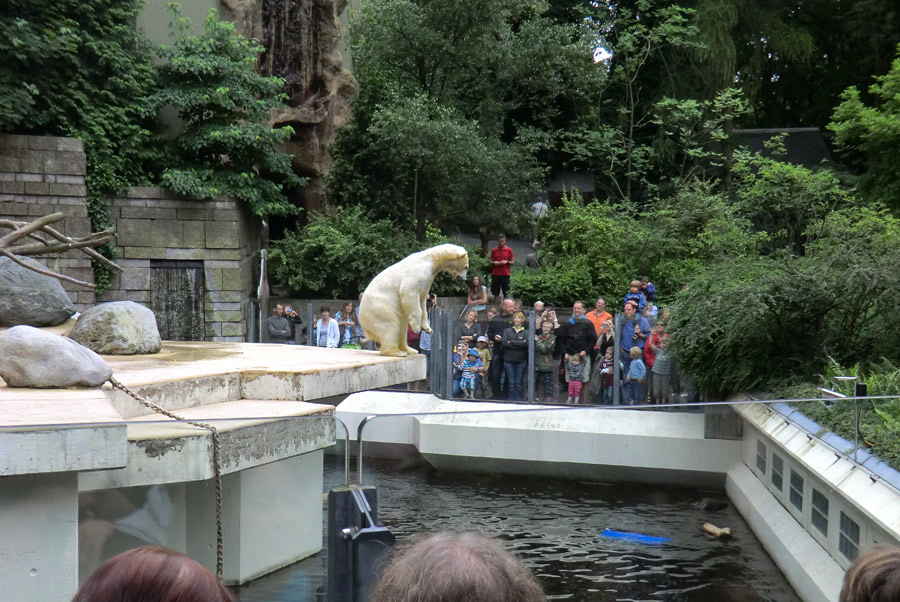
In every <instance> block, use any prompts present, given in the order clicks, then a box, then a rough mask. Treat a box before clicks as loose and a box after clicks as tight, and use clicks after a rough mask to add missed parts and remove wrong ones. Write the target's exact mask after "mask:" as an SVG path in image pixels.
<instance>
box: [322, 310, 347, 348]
mask: <svg viewBox="0 0 900 602" xmlns="http://www.w3.org/2000/svg"><path fill="white" fill-rule="evenodd" d="M319 311H320V312H321V313H322V317H321V318H319V321H318V322H316V345H318V346H319V347H337V346H338V345H339V344H340V342H341V328H340V326H338V323H337V320H335V319H334V318H332V317H331V309H330V308H329V307H328V306H327V305H323V306H322V307H321V308H319Z"/></svg>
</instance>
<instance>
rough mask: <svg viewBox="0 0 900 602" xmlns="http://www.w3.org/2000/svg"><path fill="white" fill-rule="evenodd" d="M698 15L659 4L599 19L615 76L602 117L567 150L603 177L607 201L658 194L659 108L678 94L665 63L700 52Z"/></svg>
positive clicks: (614, 8) (602, 7) (585, 124)
mask: <svg viewBox="0 0 900 602" xmlns="http://www.w3.org/2000/svg"><path fill="white" fill-rule="evenodd" d="M692 15H693V11H692V10H690V9H686V8H684V7H681V6H677V5H669V4H664V3H662V2H657V1H654V0H639V1H638V2H634V3H629V2H623V3H616V4H615V5H606V4H599V5H598V6H596V8H595V9H594V11H593V12H592V14H591V18H590V20H589V22H590V23H591V24H592V26H593V28H594V36H595V40H596V41H595V43H596V44H597V46H598V47H599V48H603V49H605V50H607V51H608V52H609V53H610V57H609V58H608V59H607V60H606V65H607V68H608V70H609V73H608V76H607V80H606V84H605V87H604V90H603V92H602V95H601V97H600V102H599V103H598V104H597V107H596V111H595V112H594V113H593V114H592V115H590V117H588V118H586V119H583V120H582V122H581V124H580V126H579V127H578V128H577V129H576V130H575V131H574V132H573V133H571V134H570V135H568V136H567V137H566V146H565V147H564V148H565V150H566V151H567V152H569V153H571V155H572V156H573V159H574V162H575V164H576V165H583V166H587V167H588V168H589V169H591V171H593V172H594V173H595V175H596V176H598V180H599V182H600V183H601V186H603V188H604V192H606V194H607V196H610V197H612V198H615V199H617V200H627V201H634V200H648V199H649V197H650V196H651V195H652V194H653V192H654V190H655V187H656V184H657V183H658V181H657V180H658V174H659V172H660V171H661V169H660V168H661V167H662V165H661V161H660V159H661V154H660V153H658V152H657V150H656V149H655V141H656V140H658V139H659V135H660V127H659V121H658V119H657V112H656V104H657V103H658V102H660V101H662V100H663V98H665V97H667V96H668V97H670V98H671V97H674V94H675V90H674V88H673V87H672V84H673V81H674V80H673V77H672V75H671V74H670V73H668V71H667V69H666V67H665V57H666V54H667V53H668V52H671V48H673V47H674V48H679V49H682V50H686V49H688V48H693V47H695V46H697V42H696V37H697V31H696V27H695V25H694V24H693V23H692V21H691V19H692ZM649 74H652V76H651V75H649Z"/></svg>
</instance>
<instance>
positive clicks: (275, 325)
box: [266, 303, 297, 345]
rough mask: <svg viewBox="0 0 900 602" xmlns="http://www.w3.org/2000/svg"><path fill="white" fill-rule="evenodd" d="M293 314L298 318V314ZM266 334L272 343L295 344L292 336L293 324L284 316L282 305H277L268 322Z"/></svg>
mask: <svg viewBox="0 0 900 602" xmlns="http://www.w3.org/2000/svg"><path fill="white" fill-rule="evenodd" d="M293 313H294V317H297V314H296V312H293ZM266 332H267V333H268V335H269V342H270V343H282V344H284V345H293V344H294V339H293V337H292V336H291V324H290V322H289V321H288V318H287V317H286V316H285V315H284V306H283V305H281V304H280V303H278V304H276V305H275V308H274V309H273V310H272V315H271V316H270V317H269V318H268V319H267V320H266Z"/></svg>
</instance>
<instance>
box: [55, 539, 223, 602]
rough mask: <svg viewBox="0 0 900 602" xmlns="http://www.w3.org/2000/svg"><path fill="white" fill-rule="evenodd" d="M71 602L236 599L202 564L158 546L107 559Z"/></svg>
mask: <svg viewBox="0 0 900 602" xmlns="http://www.w3.org/2000/svg"><path fill="white" fill-rule="evenodd" d="M72 602H235V599H234V597H233V596H232V595H231V594H230V593H229V592H228V590H227V589H225V587H224V586H223V585H222V584H221V583H219V581H218V580H217V579H216V578H215V577H213V575H212V573H210V572H209V571H208V570H207V569H206V568H205V567H204V566H203V565H201V564H200V563H199V562H196V561H194V560H191V559H190V558H188V557H187V556H185V555H184V554H179V553H178V552H174V551H172V550H167V549H165V548H160V547H156V546H147V547H143V548H136V549H134V550H128V551H127V552H123V553H122V554H119V555H118V556H114V557H113V558H111V559H109V560H107V561H106V562H105V563H103V565H101V566H100V568H98V569H97V570H96V571H94V573H93V574H92V575H91V576H90V577H89V578H88V580H87V581H86V582H85V583H84V585H82V586H81V589H79V590H78V593H77V594H75V597H74V598H72Z"/></svg>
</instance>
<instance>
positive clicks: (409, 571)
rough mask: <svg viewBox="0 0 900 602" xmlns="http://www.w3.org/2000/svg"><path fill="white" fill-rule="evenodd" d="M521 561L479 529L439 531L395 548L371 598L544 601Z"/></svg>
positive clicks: (378, 601) (389, 601)
mask: <svg viewBox="0 0 900 602" xmlns="http://www.w3.org/2000/svg"><path fill="white" fill-rule="evenodd" d="M545 600H546V598H545V597H544V592H543V591H542V590H541V586H540V585H539V584H538V582H537V581H536V580H535V578H534V575H532V574H531V571H529V570H528V569H527V568H526V567H525V565H523V564H522V562H521V561H519V560H518V559H516V558H515V557H514V556H512V555H511V554H510V553H509V552H507V551H506V550H504V549H503V548H502V547H501V546H500V544H499V543H497V541H495V540H493V539H488V538H486V537H484V536H482V535H478V534H476V533H462V534H460V535H455V534H452V533H438V534H436V535H430V536H427V537H424V538H422V539H419V540H417V541H415V542H414V543H413V544H412V545H411V546H410V547H408V548H406V549H405V550H401V551H400V552H398V553H395V555H394V557H393V559H392V560H391V562H390V564H388V566H387V567H386V569H385V571H384V574H383V575H382V576H381V579H380V580H379V581H378V583H377V584H376V585H375V588H374V589H373V590H372V593H371V595H370V596H369V602H457V601H465V602H482V601H483V602H544V601H545Z"/></svg>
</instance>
